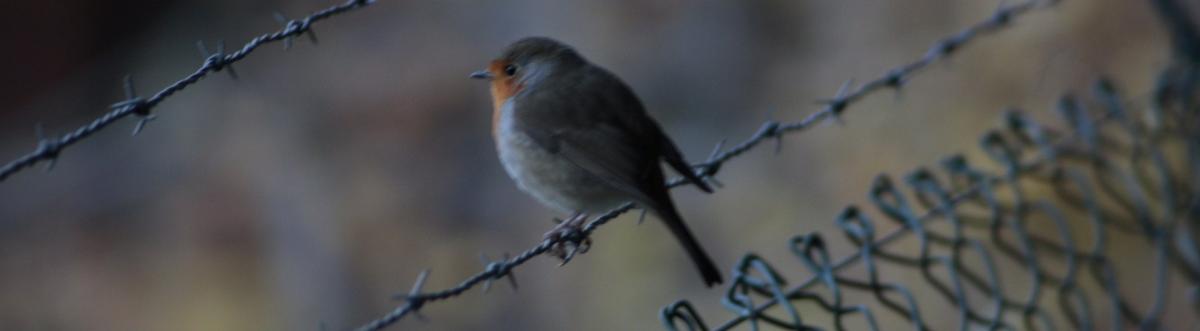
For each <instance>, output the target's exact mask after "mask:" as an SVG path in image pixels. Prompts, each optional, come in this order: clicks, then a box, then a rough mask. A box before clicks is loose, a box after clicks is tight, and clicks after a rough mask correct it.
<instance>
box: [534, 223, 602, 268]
mask: <svg viewBox="0 0 1200 331" xmlns="http://www.w3.org/2000/svg"><path fill="white" fill-rule="evenodd" d="M587 218H588V217H587V214H584V213H578V214H575V216H571V218H568V219H566V220H562V221H560V220H558V219H555V220H554V221H555V222H558V225H556V226H554V229H551V230H550V232H546V236H545V237H544V238H545V240H551V241H554V242H556V243H555V244H554V246H550V250H549V251H547V253H549V254H550V255H551V256H554V257H557V258H558V259H559V260H562V263H559V266H562V265H565V264H567V262H570V261H571V259H572V258H574V257H575V255H576V254H583V253H587V251H588V248H591V247H592V239H590V238H588V237H587V235H586V234H584V233H583V225H584V223H585V222H586V221H587Z"/></svg>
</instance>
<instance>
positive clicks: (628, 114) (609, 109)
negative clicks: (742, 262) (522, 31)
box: [470, 37, 721, 287]
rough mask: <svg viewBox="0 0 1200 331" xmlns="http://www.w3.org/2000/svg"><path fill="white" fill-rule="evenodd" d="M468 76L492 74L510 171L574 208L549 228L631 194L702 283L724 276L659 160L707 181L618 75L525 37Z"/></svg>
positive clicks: (533, 189)
mask: <svg viewBox="0 0 1200 331" xmlns="http://www.w3.org/2000/svg"><path fill="white" fill-rule="evenodd" d="M470 77H471V78H476V79H484V80H489V81H490V82H491V94H492V106H493V108H494V112H493V115H492V135H493V137H494V138H495V140H496V149H497V151H498V152H499V154H500V162H501V163H503V164H504V169H505V170H506V171H507V172H508V175H509V176H510V177H512V179H513V180H514V181H516V182H517V185H518V186H519V187H520V188H521V189H522V190H523V191H525V192H526V193H529V194H530V195H532V196H534V197H535V198H537V200H539V201H541V202H542V203H543V204H545V205H547V206H549V207H551V208H554V209H557V210H559V211H560V212H563V213H571V214H573V215H574V216H572V217H571V218H570V219H568V220H567V221H565V222H562V223H560V225H559V227H558V228H556V230H563V228H565V227H576V229H578V227H579V226H580V225H582V223H583V220H585V219H586V218H587V214H588V213H599V212H605V211H608V210H611V209H612V208H616V207H618V206H620V205H622V204H624V203H626V202H629V201H632V202H634V203H636V204H637V205H638V206H639V207H641V208H643V209H648V210H651V211H653V212H654V213H655V214H657V215H658V217H659V218H660V219H661V220H662V221H663V222H664V223H665V224H666V225H667V228H668V229H670V231H671V233H672V234H674V235H675V238H676V239H678V240H679V242H680V243H681V244H683V248H684V249H685V250H687V253H688V256H690V257H691V259H692V261H693V262H695V264H696V267H697V268H698V269H699V271H700V276H701V277H703V278H704V283H705V285H708V286H710V287H711V286H713V285H714V284H719V283H721V273H720V271H718V269H717V267H716V265H715V264H714V263H713V261H712V259H710V258H709V257H708V254H706V253H705V252H704V249H702V248H701V247H700V243H699V242H697V241H696V238H695V236H693V235H692V233H691V231H689V230H688V228H687V225H685V224H684V223H683V218H682V217H681V216H680V215H679V211H677V210H676V209H675V204H674V203H673V202H672V201H671V196H670V195H669V194H668V192H667V186H666V182H665V177H664V175H663V170H662V168H661V167H660V165H659V161H660V160H661V161H666V162H667V164H668V165H670V166H671V167H672V168H674V169H675V171H677V172H679V173H680V174H682V175H683V176H684V177H685V178H687V180H688V181H690V182H691V183H692V184H694V185H696V187H698V188H700V189H701V190H703V191H704V192H710V193H711V192H712V189H711V188H710V187H709V186H708V184H707V183H705V182H704V181H703V180H701V179H700V177H697V176H696V174H695V173H694V172H693V171H692V169H691V167H690V166H689V165H688V162H687V161H685V160H684V159H683V155H682V154H680V152H679V149H678V148H676V147H675V144H674V143H673V142H671V139H670V138H668V137H667V135H666V134H665V133H663V130H662V129H661V128H659V126H658V123H656V122H655V121H654V119H652V118H650V116H649V115H648V114H646V110H645V109H644V108H643V107H642V103H641V101H640V100H638V98H637V96H636V95H634V94H633V91H632V90H630V88H629V87H628V86H626V85H625V83H624V82H622V81H621V80H620V79H619V78H617V76H615V75H613V74H612V73H610V72H608V71H607V70H605V69H604V68H601V67H599V66H596V65H594V64H592V63H590V62H588V61H587V60H586V59H584V58H583V57H582V56H580V55H579V53H577V52H576V51H575V50H574V49H572V48H571V47H570V46H567V45H565V44H562V43H560V42H558V41H555V40H553V39H549V38H544V37H530V38H525V39H521V40H519V41H517V42H515V43H513V44H512V45H509V46H508V48H507V49H506V50H505V51H504V54H503V55H501V56H500V58H497V59H495V60H493V61H491V64H490V65H489V66H488V67H487V69H485V70H480V71H477V72H474V73H472V74H471V75H470ZM546 235H547V237H548V238H549V237H554V236H562V235H563V232H561V231H551V232H550V233H547V234H546ZM575 244H576V245H578V244H579V243H578V242H577V243H575ZM560 248H561V247H560ZM576 248H578V247H576ZM560 252H561V251H560ZM559 257H560V258H569V256H564V255H562V253H559ZM564 261H565V260H564Z"/></svg>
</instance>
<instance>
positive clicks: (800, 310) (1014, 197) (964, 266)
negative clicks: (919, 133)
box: [662, 80, 1200, 330]
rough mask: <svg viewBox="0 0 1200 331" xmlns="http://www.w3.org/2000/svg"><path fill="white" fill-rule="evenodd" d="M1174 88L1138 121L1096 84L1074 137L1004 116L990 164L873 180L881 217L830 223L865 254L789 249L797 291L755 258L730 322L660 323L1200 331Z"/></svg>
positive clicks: (731, 301)
mask: <svg viewBox="0 0 1200 331" xmlns="http://www.w3.org/2000/svg"><path fill="white" fill-rule="evenodd" d="M1171 87H1173V86H1170V85H1163V86H1160V87H1159V88H1160V89H1159V90H1158V91H1156V96H1158V97H1157V98H1156V100H1155V101H1154V102H1153V103H1152V104H1150V105H1146V106H1145V107H1136V106H1135V107H1131V105H1130V104H1129V103H1128V102H1127V101H1126V100H1125V99H1124V98H1123V96H1121V95H1120V94H1119V93H1118V92H1116V91H1115V89H1114V88H1113V85H1112V84H1111V83H1110V82H1108V81H1104V80H1101V81H1099V82H1097V83H1096V84H1095V88H1094V89H1093V93H1092V98H1090V99H1089V100H1078V99H1076V98H1075V97H1072V96H1069V95H1068V96H1063V98H1062V100H1061V101H1060V104H1059V105H1058V107H1057V111H1058V113H1059V114H1060V115H1061V118H1062V122H1064V123H1065V124H1066V125H1065V128H1064V129H1057V128H1054V127H1051V126H1050V125H1048V124H1042V123H1038V122H1036V121H1034V120H1032V119H1030V118H1029V117H1028V116H1026V115H1025V114H1024V113H1022V112H1021V111H1015V110H1014V111H1010V112H1008V113H1007V114H1006V116H1005V118H1004V123H1005V125H1004V128H1003V129H1000V130H996V131H993V132H988V133H986V134H984V135H983V136H982V138H980V143H979V144H980V148H981V149H982V150H983V152H984V153H985V154H986V155H987V157H988V160H986V161H985V162H979V161H975V162H968V159H967V158H966V157H964V156H962V155H954V156H950V157H947V158H946V159H944V160H942V162H941V163H940V165H939V166H938V169H936V170H934V169H925V168H922V169H917V170H915V171H912V172H911V173H909V174H907V175H905V176H904V177H903V179H902V180H896V179H893V178H892V176H889V175H886V174H885V175H880V176H879V177H877V178H876V179H875V181H874V183H873V184H872V186H871V187H870V189H869V193H868V195H869V197H870V200H871V202H872V206H871V207H870V208H862V207H858V206H848V207H846V208H845V210H844V211H843V212H842V213H841V215H839V216H838V217H837V219H836V224H837V225H838V227H840V228H841V229H842V231H843V234H844V235H845V237H846V239H847V240H848V241H849V242H851V243H853V245H854V247H856V248H857V250H856V251H853V252H850V253H849V254H848V255H846V256H845V257H843V258H841V259H838V260H834V259H833V258H831V254H832V253H831V252H830V249H829V248H828V247H827V245H826V244H825V242H826V239H825V237H824V236H822V235H821V234H817V233H811V234H803V235H799V236H796V237H794V238H793V239H792V240H791V241H790V242H789V243H788V245H789V247H790V249H791V251H792V252H793V253H794V254H795V257H796V258H797V259H799V261H800V262H801V263H802V264H803V265H804V266H805V267H806V270H805V271H806V273H807V274H808V276H807V277H805V278H802V280H800V281H793V282H789V281H788V280H787V279H786V278H785V277H784V276H783V274H784V273H785V272H786V271H785V270H782V269H780V268H779V267H776V266H774V265H773V264H772V263H771V262H769V261H767V260H765V259H763V258H761V257H759V256H757V255H754V254H749V255H746V256H745V257H743V258H742V259H741V260H740V262H739V263H738V264H737V267H736V269H735V271H734V273H733V277H732V279H733V282H732V285H731V286H730V287H729V288H728V289H727V290H726V292H725V295H724V296H723V298H722V300H721V303H722V304H723V305H724V306H725V307H726V308H728V310H729V311H730V312H732V313H734V314H735V315H736V316H735V317H734V318H731V319H729V320H727V321H725V322H723V323H721V324H719V325H717V326H715V327H712V328H709V326H708V325H707V324H705V322H704V321H703V319H702V318H701V317H700V315H698V314H697V312H696V309H695V308H694V307H693V306H692V304H691V303H690V302H688V301H679V302H676V303H674V304H671V305H669V306H667V307H666V308H664V309H663V311H662V320H663V322H664V324H665V325H666V327H667V329H670V330H680V329H686V330H710V329H711V330H730V329H734V328H736V327H739V326H750V328H751V329H759V328H760V327H762V326H767V325H769V326H775V327H780V328H785V329H795V330H815V329H820V327H818V325H820V323H814V322H812V321H813V320H817V321H820V320H822V318H814V317H811V316H812V315H817V314H822V315H828V316H831V318H832V323H831V324H832V325H833V326H834V327H835V328H836V329H838V330H846V329H849V330H858V329H871V330H893V329H901V327H900V326H901V325H904V326H905V327H904V328H911V329H914V330H931V329H950V328H953V329H959V330H967V329H988V330H997V329H1000V330H1013V329H1023V330H1056V329H1081V330H1093V329H1112V330H1124V329H1127V328H1137V329H1146V330H1181V329H1186V330H1196V328H1197V327H1200V325H1198V324H1197V317H1198V316H1200V292H1198V291H1200V290H1198V288H1197V285H1198V284H1200V256H1198V255H1197V254H1198V253H1197V252H1200V248H1198V246H1197V244H1196V239H1197V236H1198V235H1200V186H1197V185H1196V182H1197V181H1196V176H1195V175H1194V174H1195V173H1196V170H1197V169H1200V163H1198V162H1197V161H1200V140H1198V139H1197V137H1198V136H1200V131H1197V126H1198V124H1200V121H1197V119H1200V117H1197V113H1196V109H1195V108H1194V107H1192V106H1185V104H1184V103H1180V101H1183V100H1182V99H1176V97H1173V96H1170V95H1167V94H1164V93H1165V91H1166V89H1168V88H1171ZM1177 96H1182V95H1177ZM1084 101H1090V102H1084ZM977 163H986V164H985V165H981V164H977ZM876 215H877V216H876ZM888 228H891V230H886V231H885V229H888ZM1131 259H1144V260H1148V261H1134V262H1133V263H1131V261H1130V260H1131ZM1130 265H1139V266H1141V268H1144V269H1140V268H1131V267H1130ZM882 270H887V271H882ZM915 274H919V275H920V277H911V275H915ZM897 278H903V280H897ZM916 278H919V279H916ZM854 292H861V293H864V294H866V295H864V296H854V295H853V294H852V293H854ZM930 293H932V295H929V294H930ZM939 299H940V300H941V301H942V302H941V303H938V302H935V301H937V300H939ZM931 307H937V308H940V309H931ZM886 314H891V315H893V316H890V317H892V318H890V319H889V322H887V323H884V322H881V320H884V318H883V317H881V316H880V315H886ZM847 325H855V326H854V327H849V326H847Z"/></svg>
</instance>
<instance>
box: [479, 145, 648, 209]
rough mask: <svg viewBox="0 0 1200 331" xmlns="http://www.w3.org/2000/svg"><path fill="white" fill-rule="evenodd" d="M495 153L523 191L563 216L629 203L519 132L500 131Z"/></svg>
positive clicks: (605, 184)
mask: <svg viewBox="0 0 1200 331" xmlns="http://www.w3.org/2000/svg"><path fill="white" fill-rule="evenodd" d="M496 149H497V151H498V152H499V154H500V161H501V162H502V163H503V164H504V170H505V171H507V172H508V175H509V177H512V179H513V180H514V181H516V182H517V186H519V187H520V188H521V190H523V191H525V192H526V193H529V194H530V195H532V196H533V197H534V198H537V199H538V200H539V201H541V202H542V203H543V204H545V205H547V206H550V207H552V208H554V209H558V210H559V211H560V212H563V213H575V212H588V213H595V212H603V211H607V210H609V209H611V208H614V207H617V206H619V205H620V204H621V203H623V202H625V201H627V200H628V198H627V197H625V196H624V194H622V193H621V192H619V191H617V190H615V189H613V188H612V187H611V186H609V185H608V184H607V183H604V182H603V181H602V180H601V179H599V178H597V177H596V176H595V175H592V174H590V173H588V172H587V171H586V170H584V169H583V168H580V167H579V166H576V165H575V164H572V163H571V161H569V160H566V159H564V158H562V157H561V156H559V155H556V154H553V153H550V152H549V151H547V150H545V149H544V148H542V147H541V146H540V145H538V144H537V142H536V141H533V139H532V138H530V137H529V136H527V135H525V134H524V133H521V132H518V131H516V130H504V128H502V130H499V131H498V132H497V137H496Z"/></svg>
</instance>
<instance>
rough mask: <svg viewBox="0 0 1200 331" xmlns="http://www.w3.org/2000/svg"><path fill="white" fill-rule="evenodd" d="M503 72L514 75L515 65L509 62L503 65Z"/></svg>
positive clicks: (515, 72) (515, 71)
mask: <svg viewBox="0 0 1200 331" xmlns="http://www.w3.org/2000/svg"><path fill="white" fill-rule="evenodd" d="M504 74H505V75H509V76H512V75H516V74H517V65H515V64H510V65H506V66H504Z"/></svg>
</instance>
